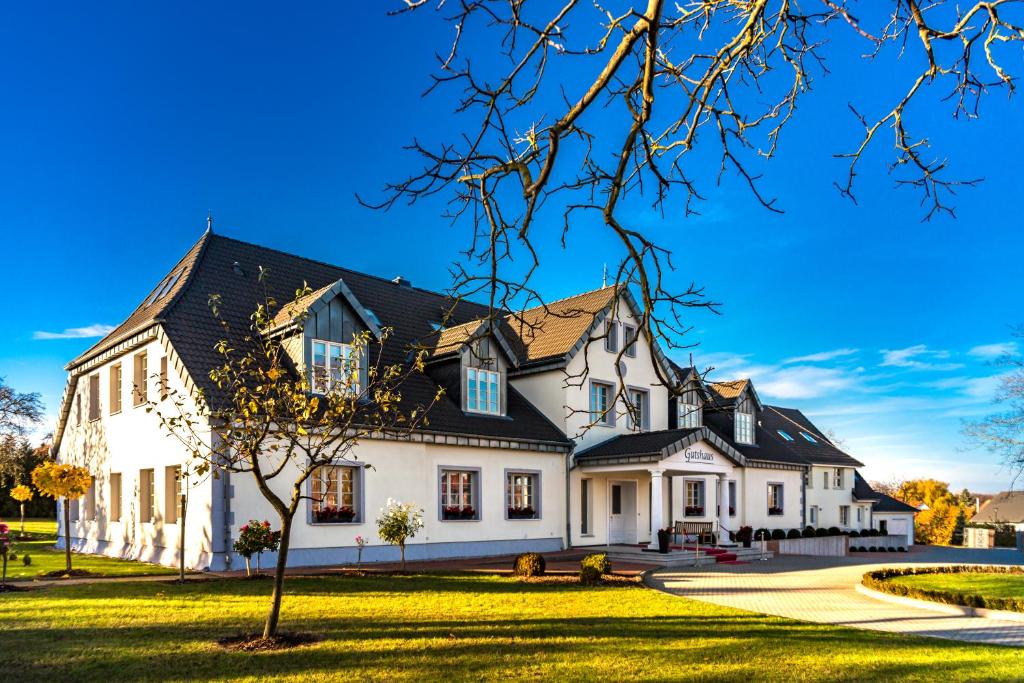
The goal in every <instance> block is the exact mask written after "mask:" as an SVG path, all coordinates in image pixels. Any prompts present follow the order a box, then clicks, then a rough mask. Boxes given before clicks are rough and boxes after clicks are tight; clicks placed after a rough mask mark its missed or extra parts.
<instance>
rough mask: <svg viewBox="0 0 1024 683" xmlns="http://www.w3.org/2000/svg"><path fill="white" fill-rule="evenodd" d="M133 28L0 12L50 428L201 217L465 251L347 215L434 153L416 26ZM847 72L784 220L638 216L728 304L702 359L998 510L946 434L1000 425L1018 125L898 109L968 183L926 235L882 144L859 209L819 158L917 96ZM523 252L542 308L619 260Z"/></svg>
mask: <svg viewBox="0 0 1024 683" xmlns="http://www.w3.org/2000/svg"><path fill="white" fill-rule="evenodd" d="M145 5H146V6H145V7H142V6H139V4H137V3H132V4H129V3H124V4H122V5H117V4H110V5H105V6H103V7H96V6H90V7H84V6H79V5H76V4H66V5H61V4H59V3H58V4H54V5H47V9H46V10H45V11H43V10H42V9H41V8H39V7H35V6H32V5H31V4H24V3H23V4H16V3H14V4H12V3H8V4H7V5H6V6H4V7H3V8H2V9H0V64H3V65H4V66H3V67H0V92H3V93H4V106H3V107H2V108H0V149H2V150H3V153H2V154H0V231H2V234H3V237H4V244H5V246H6V250H7V254H8V259H7V265H6V272H5V277H4V285H3V287H2V288H0V303H2V304H3V306H4V310H6V311H7V312H8V313H7V315H5V316H4V317H3V321H2V322H0V375H3V376H6V378H7V380H8V382H9V383H11V384H13V385H14V386H15V387H17V388H18V389H20V390H23V391H28V390H33V391H39V392H41V393H42V394H43V398H44V400H45V402H46V407H47V411H48V413H50V414H51V415H53V414H55V411H56V408H57V403H58V401H59V398H60V394H61V390H62V387H63V382H64V373H63V369H62V368H63V365H64V364H65V363H66V362H67V361H68V360H70V359H71V358H72V357H74V356H75V355H76V354H77V353H78V352H80V351H81V350H82V349H83V348H85V347H87V346H88V345H89V344H91V343H92V342H93V341H94V339H90V338H86V337H85V336H84V335H88V334H89V332H90V331H92V332H96V331H97V330H101V329H103V328H102V326H104V325H112V324H115V323H117V322H119V321H120V320H122V319H123V318H124V316H125V315H127V313H128V312H130V310H131V309H132V308H133V307H134V306H135V305H136V304H137V303H138V302H139V301H140V300H141V299H142V298H143V297H144V296H145V294H146V293H147V292H148V291H149V290H150V289H151V288H152V287H153V286H154V285H155V283H156V282H158V281H159V280H160V278H161V277H162V276H163V275H164V274H165V273H166V271H167V270H168V269H169V268H170V266H171V265H173V263H174V262H175V261H176V259H177V258H178V257H179V256H180V255H181V254H182V253H183V252H184V250H185V249H187V248H188V246H189V245H191V244H192V243H193V242H194V241H195V240H196V239H197V238H198V237H199V235H200V234H201V232H202V230H203V228H204V227H205V220H206V213H207V211H208V210H212V211H213V215H214V220H215V230H217V231H219V232H223V233H225V234H228V235H231V236H234V237H238V238H241V239H246V240H250V241H254V242H257V243H262V244H266V245H269V246H273V247H277V248H280V249H284V250H287V251H292V252H296V253H300V254H303V255H306V256H310V257H315V258H319V259H323V260H327V261H331V262H335V263H339V264H343V265H345V266H348V267H351V268H356V269H359V270H364V271H367V272H371V273H376V274H380V275H384V276H389V277H390V276H394V275H397V274H399V273H400V274H402V275H404V276H406V277H408V278H409V279H411V280H413V281H414V282H415V283H416V284H417V285H421V286H425V287H432V288H437V289H444V288H445V287H447V285H448V284H449V279H448V278H449V276H448V274H447V265H448V264H449V263H450V262H451V261H452V260H453V259H455V258H457V253H458V251H459V249H462V248H464V247H465V246H466V242H467V239H468V235H467V232H466V229H465V227H454V228H452V227H450V226H449V225H448V224H447V223H446V222H444V221H443V220H442V219H441V218H439V215H440V213H441V211H442V209H443V205H442V204H441V202H439V201H438V202H433V203H431V202H426V203H422V204H419V205H417V206H415V207H398V208H396V209H395V210H393V211H391V212H388V213H382V212H375V211H371V210H367V209H365V208H362V207H360V206H359V205H358V203H357V202H356V201H355V197H354V193H356V192H359V193H360V194H363V195H369V196H373V195H374V193H375V192H376V191H377V190H378V189H379V188H380V187H381V186H382V184H383V183H384V182H385V181H388V180H394V179H396V178H398V177H400V176H402V175H403V174H404V173H406V172H408V171H410V170H411V169H413V168H414V167H415V166H416V164H417V162H416V160H415V159H414V158H413V157H411V156H410V155H409V154H408V153H406V152H403V151H402V146H403V145H405V144H407V143H408V142H409V141H410V139H411V138H412V137H413V136H414V135H417V134H419V135H427V136H430V137H433V138H434V139H440V138H441V137H443V136H444V135H445V134H446V133H448V132H450V131H451V130H453V129H452V128H451V126H453V125H455V124H457V123H458V121H457V119H454V118H453V117H452V116H451V115H450V111H451V109H452V104H451V100H450V99H448V98H446V97H445V96H441V97H431V98H426V99H423V98H421V97H420V96H419V94H420V92H421V91H422V90H423V89H424V87H425V86H426V85H427V84H428V79H427V77H428V73H429V68H430V65H431V63H432V62H431V59H432V54H433V53H434V52H435V51H438V50H442V49H443V48H444V41H445V40H446V39H447V38H448V36H449V29H448V28H447V27H446V26H444V25H443V24H441V23H440V22H438V21H437V19H436V16H435V15H433V14H425V13H424V14H416V15H411V16H403V17H399V18H387V17H386V16H384V12H383V9H382V7H383V6H384V3H366V4H365V5H363V6H361V7H362V8H361V9H359V10H356V9H352V8H350V7H343V6H342V4H341V3H334V4H333V5H332V4H326V3H325V4H322V5H305V6H303V8H301V9H294V8H289V9H288V12H287V13H284V12H282V11H281V7H282V6H280V5H275V4H269V3H265V4H262V3H255V4H247V5H246V6H245V10H244V11H243V10H242V9H240V8H232V7H230V6H227V5H222V4H219V3H204V4H202V5H198V4H195V5H193V4H181V5H178V4H175V5H171V4H159V5H158V4H154V3H145ZM863 52H864V48H863V45H857V44H855V42H853V41H852V40H849V39H847V38H845V37H840V38H839V39H838V40H837V41H836V48H835V50H834V52H833V53H832V54H833V57H832V58H831V60H830V62H829V68H830V70H831V74H830V75H829V76H828V77H827V78H824V79H818V81H817V82H816V84H815V92H814V93H812V95H811V99H808V100H806V101H805V104H804V105H803V106H802V107H801V109H800V110H799V111H798V113H797V116H796V120H795V125H794V126H793V127H792V128H791V129H790V130H789V131H788V132H787V134H786V137H785V138H784V148H783V152H782V153H781V154H780V155H779V156H778V157H777V158H776V159H775V160H773V161H772V162H770V163H769V164H766V165H765V170H766V171H767V173H768V175H767V176H766V189H767V191H768V192H769V194H772V195H773V196H776V197H778V200H779V204H780V206H781V207H782V208H783V209H785V214H783V215H781V216H779V215H774V214H769V213H767V212H765V211H764V210H763V209H762V208H760V207H759V206H758V205H757V204H756V203H755V202H754V201H753V200H752V199H751V197H750V196H749V194H747V193H746V192H745V191H744V190H743V188H742V186H741V185H740V184H739V183H738V182H737V181H736V180H735V179H734V178H731V177H729V176H727V177H726V178H725V179H724V180H723V182H722V184H721V185H718V186H716V185H715V184H714V183H713V180H712V179H710V177H709V179H708V180H705V181H704V182H703V188H702V189H703V190H704V191H705V193H706V194H707V196H708V202H707V203H706V204H705V205H704V206H703V207H702V211H703V215H701V216H700V217H694V218H690V219H684V218H683V217H681V216H678V215H669V216H667V217H665V218H664V219H662V218H661V217H659V216H656V215H653V214H647V213H643V212H638V214H637V215H636V216H635V220H636V221H637V222H638V223H640V224H643V225H647V226H649V227H650V229H651V230H654V231H656V232H657V234H658V236H659V238H660V239H661V240H662V243H663V244H665V245H666V246H668V247H670V248H672V249H673V251H674V252H675V254H676V258H675V261H676V264H677V267H678V270H677V272H676V273H675V274H674V276H673V277H675V278H676V282H677V283H678V284H679V285H681V286H685V285H686V284H688V283H689V282H690V281H691V280H692V281H695V282H697V283H699V284H701V285H703V286H705V287H706V288H707V291H708V294H709V295H710V296H711V297H712V298H713V299H715V300H717V301H721V302H723V307H722V314H721V315H713V314H710V313H707V312H703V311H696V312H694V313H693V315H692V319H691V323H692V324H693V326H694V335H695V336H694V338H693V339H691V341H697V340H699V341H700V347H699V348H698V349H697V350H696V351H695V356H696V359H697V362H698V363H699V364H708V363H711V364H714V365H715V366H717V368H718V370H717V374H716V376H717V377H721V378H731V377H736V376H741V375H748V376H751V377H752V378H753V379H754V381H755V385H756V386H757V387H758V390H759V392H760V393H761V395H762V397H763V398H764V399H765V400H767V401H770V402H776V403H781V404H785V405H792V406H796V407H799V408H801V409H803V410H804V411H805V412H806V413H808V414H809V415H811V416H812V417H813V418H814V419H815V420H816V421H817V422H818V423H819V425H820V426H821V427H822V428H823V429H833V430H835V432H836V433H837V434H838V436H839V437H840V438H842V439H844V441H845V446H846V448H847V449H848V450H849V451H850V452H851V453H852V454H853V455H854V456H856V457H858V458H860V459H861V460H863V461H864V462H865V463H866V464H867V474H868V476H869V477H873V478H883V479H884V478H889V477H891V476H901V477H912V476H938V477H941V478H944V479H947V480H949V481H951V482H952V483H953V485H954V486H956V487H958V488H959V487H962V486H970V487H973V488H977V489H979V490H990V491H991V490H997V489H1003V488H1006V487H1007V485H1008V480H1009V478H1008V475H1007V474H1006V473H1005V472H1001V471H1000V470H999V467H998V465H997V463H995V462H994V461H993V459H992V457H991V456H989V455H988V454H986V453H978V452H970V451H966V450H965V446H966V444H965V443H964V442H963V439H962V437H961V436H960V434H959V430H960V421H961V419H964V418H967V419H971V418H977V417H978V416H981V415H984V414H986V413H987V412H989V411H991V410H992V405H991V397H992V394H993V391H994V388H995V382H996V378H997V377H998V375H999V372H1000V369H999V368H998V367H996V366H994V365H993V364H992V360H993V358H994V357H995V356H996V355H998V353H997V352H998V351H1001V350H1005V349H1007V348H1010V347H1007V346H1005V345H1006V344H1008V343H1010V342H1011V340H1012V337H1011V335H1010V326H1011V325H1014V324H1019V323H1024V315H1022V313H1021V310H1020V303H1019V300H1020V293H1021V289H1022V288H1021V282H1022V275H1024V266H1022V261H1021V258H1020V254H1021V249H1022V247H1024V237H1022V234H1021V230H1020V220H1019V217H1018V216H1017V215H1016V214H1015V208H1016V201H1017V199H1018V198H1019V161H1016V160H1019V159H1021V158H1024V142H1022V140H1021V136H1017V135H1006V134H1005V133H1006V131H1011V130H1020V129H1021V124H1022V116H1021V111H1020V108H1019V107H1018V106H1017V105H1016V102H1014V101H1012V100H1011V101H1007V99H1006V98H1005V96H1004V95H1001V94H998V93H997V94H995V95H993V96H992V98H991V99H990V100H989V101H987V102H986V103H985V105H984V107H983V110H982V113H983V117H982V119H981V120H976V121H970V122H964V121H954V120H952V118H951V117H950V115H949V111H948V109H947V108H943V107H938V106H931V107H928V106H918V107H916V108H915V109H914V110H912V112H911V114H912V115H913V118H912V122H913V125H915V126H917V127H918V128H920V129H922V130H924V129H927V131H928V132H929V134H930V135H931V136H932V139H933V142H934V144H935V148H936V154H939V155H942V156H948V157H949V158H950V161H951V162H952V164H953V167H954V168H955V169H956V170H957V171H958V172H959V173H960V175H961V176H962V177H983V178H984V179H985V182H984V183H983V184H982V185H980V186H979V187H977V188H974V189H964V190H962V191H961V192H960V193H959V196H958V198H957V200H956V205H957V215H958V218H957V219H956V220H952V219H949V218H941V219H938V220H934V221H932V222H930V223H922V222H921V221H920V219H921V216H922V210H921V208H920V206H919V205H918V198H917V197H916V196H914V195H912V194H910V193H909V192H907V191H905V190H897V189H894V187H893V182H892V179H891V178H889V177H888V176H887V175H886V173H885V166H884V161H885V156H884V154H883V153H881V152H884V151H885V150H884V144H885V143H883V147H882V148H880V153H876V154H872V155H870V156H869V157H868V158H867V159H866V160H865V165H864V167H863V168H862V169H861V176H860V181H861V184H860V186H859V194H858V199H859V204H858V205H854V204H852V203H851V202H849V201H848V200H844V199H842V198H841V197H839V195H838V193H837V192H836V191H835V189H834V188H833V187H832V182H833V181H834V180H836V179H839V178H840V176H841V173H842V170H843V169H842V166H841V164H840V163H839V162H837V160H835V159H834V158H832V156H831V155H832V154H833V153H835V152H842V151H845V150H848V149H849V148H851V147H852V146H854V145H855V144H856V142H857V140H856V135H857V126H856V122H855V121H854V120H853V119H852V117H851V116H850V114H849V111H848V109H847V102H849V101H854V102H857V103H858V104H859V105H861V106H862V107H865V108H866V109H868V110H869V111H876V112H877V111H880V110H881V108H882V107H884V105H885V104H886V103H887V102H889V100H888V99H887V97H888V96H889V95H890V94H891V93H894V92H896V91H897V90H898V89H899V88H900V87H903V86H904V85H905V83H906V79H907V78H908V73H906V72H901V70H900V69H893V68H891V63H890V64H888V65H872V64H869V63H865V62H864V60H863V59H862V58H861V57H860V55H861V54H862V53H863ZM1018 65H1019V58H1018V59H1017V60H1016V61H1015V62H1014V63H1013V66H1018ZM566 68H567V73H573V69H575V68H576V67H575V66H572V65H570V66H568V67H566ZM580 68H581V69H582V67H580ZM584 72H585V69H583V70H581V71H580V74H581V75H585V73H584ZM548 233H549V234H548ZM538 239H539V240H540V242H541V246H542V247H543V249H544V256H545V265H544V269H543V270H542V272H541V273H540V276H539V277H540V279H539V281H538V282H539V284H541V285H542V288H543V290H544V291H545V292H546V293H547V294H548V296H549V297H551V298H556V297H559V296H564V295H568V294H571V293H573V292H575V291H578V290H583V289H589V288H592V287H596V286H598V285H599V284H600V281H601V271H602V266H603V264H604V263H610V264H614V263H615V262H616V260H617V258H618V256H619V254H618V252H617V251H616V248H615V244H614V242H613V241H612V240H611V239H610V238H609V237H608V236H607V235H605V234H603V232H601V231H600V229H599V228H598V227H597V226H595V225H593V224H589V223H586V222H581V224H580V225H579V226H578V228H577V229H574V232H573V233H571V234H570V237H569V240H568V246H567V249H566V250H564V251H563V250H562V249H561V247H560V246H559V244H558V231H557V227H556V226H555V225H554V224H552V225H551V227H550V230H548V231H547V232H543V231H542V233H541V235H540V236H539V238H538ZM12 257H13V258H12ZM567 272H571V273H572V277H571V278H568V277H566V276H565V274H566V273H567ZM75 330H78V332H75ZM65 331H69V332H67V335H68V336H70V337H72V338H42V337H47V336H53V335H56V336H57V337H60V336H61V335H64V334H65ZM40 333H44V334H40ZM45 333H50V335H47V334H45ZM80 335H81V336H80ZM678 356H683V358H681V360H685V354H682V353H680V354H678V355H677V357H678Z"/></svg>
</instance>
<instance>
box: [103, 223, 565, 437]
mask: <svg viewBox="0 0 1024 683" xmlns="http://www.w3.org/2000/svg"><path fill="white" fill-rule="evenodd" d="M197 248H198V254H197V255H196V263H195V266H194V267H193V268H192V270H191V272H190V274H189V277H188V280H187V282H186V283H185V284H184V287H182V288H181V291H179V292H176V296H175V298H174V300H173V302H171V303H170V305H168V306H166V307H165V308H164V310H162V311H161V314H162V315H161V318H162V321H163V325H164V329H165V330H166V333H167V336H168V338H169V339H170V341H171V343H172V344H173V346H174V348H175V350H176V351H177V352H178V354H179V355H180V356H181V359H182V361H183V363H184V364H185V367H186V368H187V370H188V372H189V375H190V376H191V377H192V379H193V381H195V382H196V384H197V385H198V386H199V387H200V388H201V389H203V391H204V392H205V393H206V395H207V396H208V397H209V400H211V401H212V402H216V401H218V400H219V399H222V398H223V397H222V396H220V393H219V390H218V389H217V387H216V386H215V385H214V384H213V382H212V381H211V380H210V378H209V371H210V369H211V368H213V367H214V366H215V365H216V364H217V362H218V356H217V354H216V353H215V351H214V346H215V344H216V343H217V342H218V341H219V340H220V339H221V338H222V337H223V336H224V331H223V330H222V328H221V327H220V326H219V325H218V323H217V321H216V320H215V318H214V317H213V315H212V313H211V311H210V307H209V299H210V295H212V294H217V295H219V296H220V298H221V306H220V310H221V315H222V317H223V318H224V319H225V320H226V321H227V322H228V323H229V325H230V327H231V329H232V330H234V331H236V332H237V331H245V330H247V329H248V326H249V324H250V323H249V316H250V315H251V313H252V311H253V310H255V306H256V304H257V302H258V301H259V300H262V296H263V294H262V291H261V290H262V285H261V284H260V283H258V282H257V276H258V273H259V269H260V267H262V268H264V269H266V270H267V271H268V275H267V277H266V278H265V279H264V283H263V285H265V286H266V288H267V293H268V294H269V296H271V297H273V298H274V299H276V300H277V301H278V302H279V304H282V305H283V304H286V303H288V302H290V301H292V300H293V299H294V297H295V291H296V289H298V288H301V287H302V286H303V283H307V284H308V285H309V286H310V287H311V288H313V289H314V290H316V289H320V288H322V287H325V286H327V285H329V284H331V283H333V282H335V281H336V280H338V279H339V278H341V279H343V280H344V282H345V284H346V285H347V286H348V287H349V289H350V290H351V291H352V292H353V294H354V295H355V297H356V298H357V299H358V300H359V302H360V303H361V304H362V305H363V306H364V307H366V308H368V309H370V310H371V311H373V313H374V314H375V315H376V317H377V318H378V319H379V320H380V321H381V325H382V326H387V327H391V328H393V330H394V332H393V335H392V336H391V337H389V338H388V339H387V341H386V342H385V345H384V349H383V352H382V361H383V363H385V364H395V363H407V362H408V359H409V349H410V347H411V346H412V345H413V344H414V343H415V342H416V341H417V340H418V339H420V338H423V337H425V336H427V335H429V334H430V333H431V332H432V326H431V323H432V322H434V321H438V320H441V319H442V318H443V315H444V313H445V312H447V311H449V310H451V311H452V314H451V316H450V318H449V320H451V321H452V322H453V323H461V322H466V321H469V320H472V319H475V318H479V317H482V316H485V315H486V314H487V308H486V307H485V306H481V305H479V304H475V303H472V302H468V301H462V302H459V303H458V304H455V305H454V306H453V304H452V301H451V299H449V298H448V297H446V296H445V295H442V294H438V293H436V292H431V291H427V290H424V289H419V288H416V287H411V286H409V285H407V284H396V283H394V282H392V281H390V280H386V279H384V278H380V277H376V276H372V275H367V274H365V273H359V272H356V271H353V270H348V269H346V268H340V267H338V266H334V265H330V264H327V263H323V262H321V261H316V260H313V259H308V258H303V257H301V256H295V255H293V254H288V253H285V252H281V251H277V250H275V249H270V248H267V247H262V246H258V245H255V244H250V243H248V242H242V241H240V240H236V239H232V238H229V237H224V236H221V235H215V234H213V233H212V232H207V234H206V235H204V237H203V239H202V240H200V243H199V244H198V245H197V247H194V248H193V251H190V255H191V254H193V252H195V251H196V249H197ZM236 264H237V265H236ZM133 317H135V314H133ZM98 346H99V345H98ZM437 386H438V385H437V383H436V382H434V381H433V380H432V379H431V378H430V377H429V376H426V375H422V374H417V373H414V374H412V375H411V376H410V377H409V379H408V380H406V381H405V382H404V383H403V384H402V388H401V391H402V397H403V401H405V402H406V403H407V405H409V406H410V407H412V406H414V405H417V404H420V405H427V404H429V403H430V402H431V400H432V399H433V397H434V395H435V393H436V391H437ZM428 419H429V425H428V426H427V427H426V429H428V430H430V431H439V432H449V433H459V434H469V435H474V436H482V437H491V438H499V439H500V438H510V439H529V440H533V441H545V442H557V443H560V444H563V445H566V446H568V445H570V443H571V442H570V441H569V440H568V439H566V437H565V435H564V434H563V433H562V432H561V430H559V429H558V428H557V427H556V426H555V425H554V424H552V423H551V422H550V421H549V420H548V419H547V418H546V417H545V416H544V415H543V414H541V413H540V411H538V410H537V409H536V408H535V407H534V406H533V405H532V404H531V403H529V402H528V401H527V400H526V399H525V398H523V396H522V395H521V394H519V392H517V391H516V390H515V389H514V388H512V387H511V386H509V387H508V396H507V415H506V416H504V417H486V416H476V415H467V414H465V413H464V412H463V411H462V409H461V407H460V406H459V405H457V404H456V403H455V402H454V401H453V400H452V399H451V398H450V397H443V398H442V399H441V401H439V402H438V403H437V404H435V406H434V407H433V408H432V409H431V410H430V413H429V414H428Z"/></svg>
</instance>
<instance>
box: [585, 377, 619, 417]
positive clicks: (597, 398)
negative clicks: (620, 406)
mask: <svg viewBox="0 0 1024 683" xmlns="http://www.w3.org/2000/svg"><path fill="white" fill-rule="evenodd" d="M611 398H612V385H610V384H605V383H604V382H591V383H590V421H591V422H594V423H597V424H602V425H606V426H609V427H612V426H614V425H615V411H614V410H612V408H611Z"/></svg>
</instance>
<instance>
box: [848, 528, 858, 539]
mask: <svg viewBox="0 0 1024 683" xmlns="http://www.w3.org/2000/svg"><path fill="white" fill-rule="evenodd" d="M847 535H848V536H849V537H850V538H860V532H859V531H857V530H856V529H851V530H850V533H849V534H847Z"/></svg>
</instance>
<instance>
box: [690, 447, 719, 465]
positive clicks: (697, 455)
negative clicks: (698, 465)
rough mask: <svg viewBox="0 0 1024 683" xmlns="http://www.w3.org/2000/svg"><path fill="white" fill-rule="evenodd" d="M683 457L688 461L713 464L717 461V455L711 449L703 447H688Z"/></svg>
mask: <svg viewBox="0 0 1024 683" xmlns="http://www.w3.org/2000/svg"><path fill="white" fill-rule="evenodd" d="M683 457H684V458H685V459H686V462H704V463H709V464H713V463H714V462H715V455H714V453H711V452H710V451H705V450H704V449H703V448H687V449H686V450H685V451H684V452H683Z"/></svg>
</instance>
